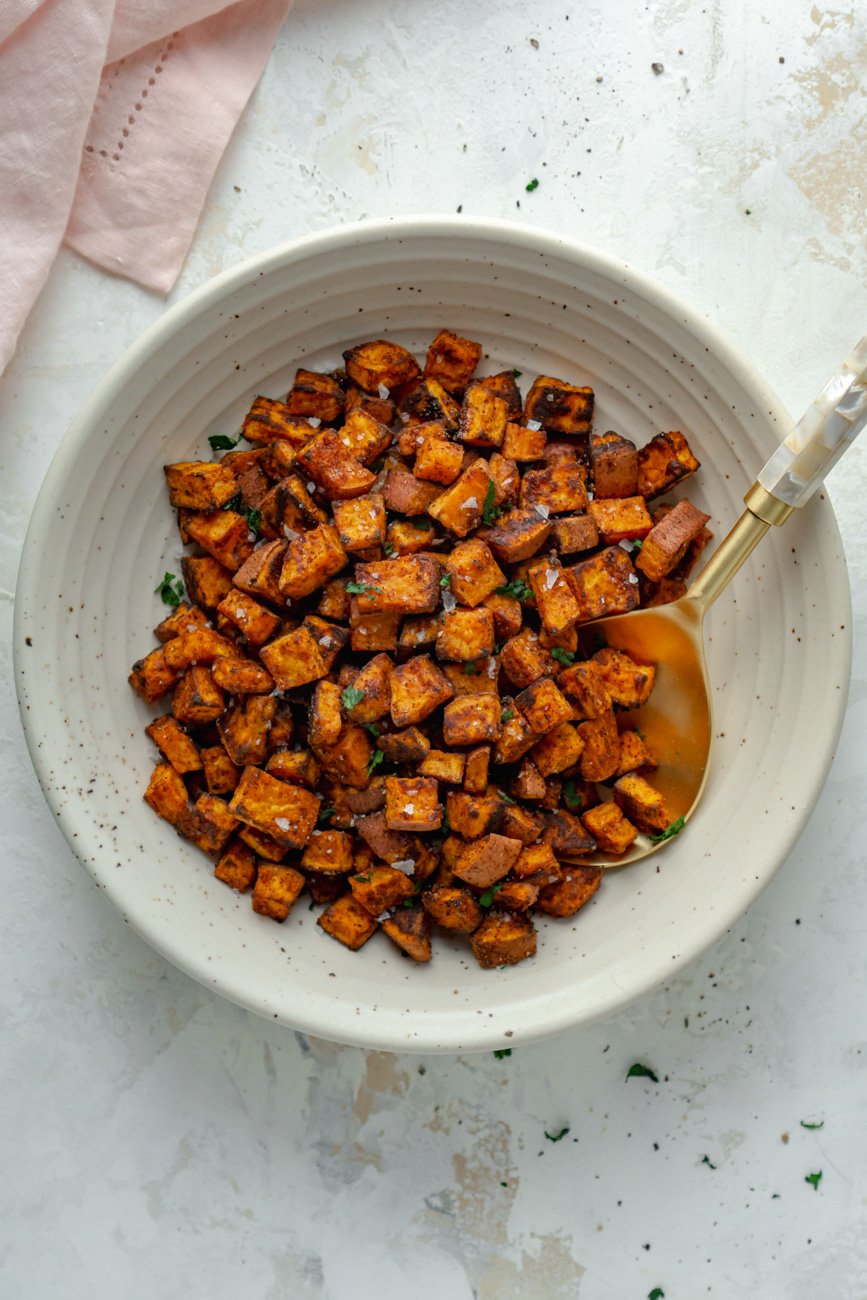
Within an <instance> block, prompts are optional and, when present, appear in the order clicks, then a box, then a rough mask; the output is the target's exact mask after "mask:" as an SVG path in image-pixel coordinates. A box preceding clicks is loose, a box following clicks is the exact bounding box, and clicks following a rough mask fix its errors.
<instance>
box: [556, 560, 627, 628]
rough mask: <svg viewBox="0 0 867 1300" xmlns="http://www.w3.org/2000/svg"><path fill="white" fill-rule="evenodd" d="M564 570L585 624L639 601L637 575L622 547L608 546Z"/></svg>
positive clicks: (619, 612)
mask: <svg viewBox="0 0 867 1300" xmlns="http://www.w3.org/2000/svg"><path fill="white" fill-rule="evenodd" d="M564 573H565V574H566V578H567V581H568V583H569V586H570V587H571V588H572V591H573V593H574V595H575V599H576V600H577V601H578V606H579V609H580V611H581V613H580V621H581V622H582V623H587V622H589V621H590V620H591V619H594V618H602V617H603V616H604V615H606V614H625V613H627V611H628V610H630V609H635V607H636V605H637V604H638V600H639V593H638V578H637V577H636V574H635V570H634V569H633V567H632V561H631V560H630V558H629V556H628V555H627V554H626V552H625V551H624V550H623V548H622V547H620V546H609V547H608V548H607V549H606V550H604V551H600V553H599V554H598V555H594V556H592V558H591V559H589V560H582V561H581V563H580V564H576V565H575V566H574V567H573V568H571V569H564Z"/></svg>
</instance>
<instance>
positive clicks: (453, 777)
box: [418, 749, 466, 785]
mask: <svg viewBox="0 0 867 1300" xmlns="http://www.w3.org/2000/svg"><path fill="white" fill-rule="evenodd" d="M465 763H466V756H465V755H464V754H458V753H455V752H454V751H451V750H442V749H431V750H429V751H428V753H427V754H425V756H424V758H423V759H422V760H421V762H420V763H419V765H418V772H419V775H420V776H432V777H434V778H435V779H436V780H437V781H444V782H445V783H446V785H460V784H461V782H462V781H463V779H464V766H465Z"/></svg>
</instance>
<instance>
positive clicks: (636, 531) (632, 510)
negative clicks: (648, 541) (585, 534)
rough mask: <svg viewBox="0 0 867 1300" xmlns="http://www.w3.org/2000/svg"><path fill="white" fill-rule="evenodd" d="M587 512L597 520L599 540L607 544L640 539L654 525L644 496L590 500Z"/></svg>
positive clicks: (612, 544)
mask: <svg viewBox="0 0 867 1300" xmlns="http://www.w3.org/2000/svg"><path fill="white" fill-rule="evenodd" d="M587 512H588V514H590V515H591V516H592V517H593V518H594V519H595V520H596V527H597V529H598V530H599V540H600V541H601V542H602V543H603V545H605V546H616V545H617V543H618V542H626V541H635V540H640V539H641V538H644V537H646V536H647V534H648V533H649V532H650V529H651V527H652V521H651V518H650V514H649V512H648V509H647V504H646V502H645V500H644V497H623V498H611V499H610V500H608V501H600V500H598V499H597V500H595V501H591V502H589V504H588V506H587Z"/></svg>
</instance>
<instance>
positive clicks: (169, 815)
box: [144, 763, 190, 826]
mask: <svg viewBox="0 0 867 1300" xmlns="http://www.w3.org/2000/svg"><path fill="white" fill-rule="evenodd" d="M144 798H145V802H146V803H148V804H150V806H151V808H153V810H154V812H155V813H156V814H157V816H158V817H162V818H163V819H164V820H165V821H167V822H169V823H170V825H172V826H179V825H180V824H181V823H182V821H183V820H184V818H185V817H187V815H188V813H189V807H190V797H189V795H188V794H187V787H186V786H185V785H184V782H183V778H182V776H181V775H180V773H179V772H176V771H175V769H174V768H173V767H172V765H171V763H157V765H156V767H155V768H154V770H153V772H151V777H150V781H149V782H148V787H147V789H146V790H145V793H144Z"/></svg>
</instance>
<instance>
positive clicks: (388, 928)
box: [382, 907, 431, 962]
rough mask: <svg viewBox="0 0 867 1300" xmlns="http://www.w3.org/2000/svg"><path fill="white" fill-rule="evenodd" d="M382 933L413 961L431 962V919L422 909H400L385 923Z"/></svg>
mask: <svg viewBox="0 0 867 1300" xmlns="http://www.w3.org/2000/svg"><path fill="white" fill-rule="evenodd" d="M382 932H383V934H387V935H388V937H389V939H391V940H392V942H393V943H396V944H397V946H398V948H400V949H401V950H402V951H403V952H405V953H406V955H407V956H408V957H412V959H413V961H420V962H424V961H430V959H431V942H430V917H429V916H428V914H427V912H425V911H424V910H423V909H422V908H421V907H399V908H398V909H397V911H396V912H394V913H392V915H391V916H390V917H389V918H388V920H387V921H383V923H382Z"/></svg>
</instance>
